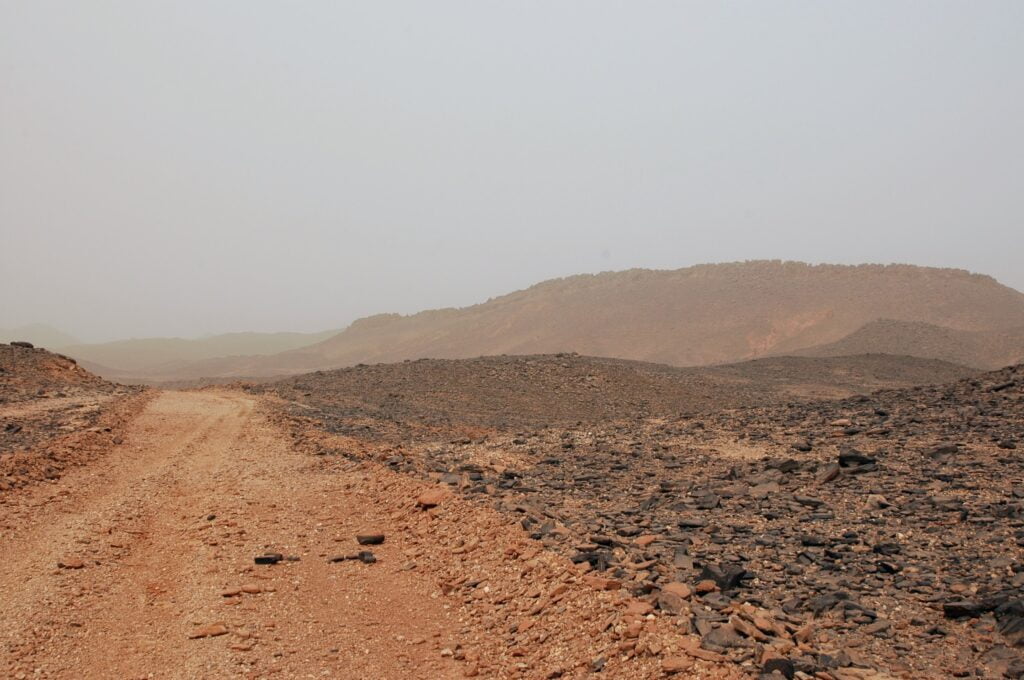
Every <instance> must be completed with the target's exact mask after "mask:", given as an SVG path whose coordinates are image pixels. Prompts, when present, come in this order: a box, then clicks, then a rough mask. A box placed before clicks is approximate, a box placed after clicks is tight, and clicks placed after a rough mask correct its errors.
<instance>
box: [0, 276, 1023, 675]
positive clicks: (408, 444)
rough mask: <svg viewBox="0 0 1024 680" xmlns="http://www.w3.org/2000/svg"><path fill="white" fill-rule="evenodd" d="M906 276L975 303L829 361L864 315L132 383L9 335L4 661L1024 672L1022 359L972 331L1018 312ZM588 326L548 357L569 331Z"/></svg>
mask: <svg viewBox="0 0 1024 680" xmlns="http://www.w3.org/2000/svg"><path fill="white" fill-rule="evenodd" d="M747 267H749V268H751V269H753V271H754V272H755V274H757V275H760V274H763V272H765V270H766V269H767V270H770V271H774V272H775V274H776V275H777V276H780V277H782V278H783V279H784V282H783V284H780V285H784V284H785V279H786V278H788V276H789V273H788V272H789V271H791V270H792V269H794V268H796V269H797V271H799V272H800V273H801V276H803V275H807V272H808V271H809V270H808V269H807V268H805V267H802V266H794V265H785V266H782V265H773V264H769V265H765V264H761V263H754V264H751V265H747ZM714 269H715V268H706V269H705V271H711V272H713V271H714ZM726 269H727V270H728V273H729V276H730V278H731V276H732V273H733V272H735V271H736V269H737V267H736V266H735V265H728V266H726ZM865 272H866V273H865ZM907 272H909V273H910V275H911V276H912V278H914V279H917V278H920V277H924V278H925V279H926V280H927V279H928V277H933V276H938V277H942V278H944V279H952V281H954V282H958V281H967V282H969V283H970V284H971V286H975V287H977V288H971V289H970V290H976V292H975V293H974V294H975V295H976V296H977V297H969V298H966V299H963V300H960V299H959V298H957V296H953V295H947V296H946V297H947V299H948V300H950V301H951V302H950V304H949V305H948V306H947V307H946V308H945V311H944V314H945V316H944V317H943V318H942V319H937V318H936V317H935V316H934V315H935V305H934V303H933V301H931V300H924V301H921V300H918V299H917V298H915V297H914V296H915V295H916V291H914V290H913V289H911V290H910V292H909V293H906V294H905V295H906V297H902V298H899V299H896V298H897V296H891V298H892V306H891V308H892V309H903V310H904V312H905V314H904V316H905V317H906V318H905V320H903V321H895V320H893V321H877V322H868V323H867V324H865V325H864V326H862V327H861V328H860V329H858V330H855V331H854V332H853V333H852V334H849V335H847V336H844V338H843V339H841V340H839V341H837V342H835V343H833V344H831V345H830V344H827V343H821V342H818V341H819V340H822V339H828V337H829V336H828V334H826V333H825V331H824V330H822V329H818V328H816V325H819V324H820V325H823V326H825V327H827V328H828V329H829V332H831V333H833V334H834V333H842V332H844V331H845V330H846V327H845V326H844V327H837V323H838V322H837V319H838V318H839V317H840V316H841V315H840V314H839V312H838V311H827V312H825V313H817V314H816V318H818V319H820V321H818V322H817V324H815V323H809V322H805V321H801V322H794V321H792V317H789V316H782V317H774V318H770V320H769V321H767V322H764V321H758V322H757V323H758V324H760V327H762V328H765V327H767V328H776V329H778V328H791V329H792V328H799V331H798V332H796V335H798V336H799V337H801V338H802V340H803V342H806V343H808V346H807V347H804V348H798V350H797V351H794V352H793V353H792V354H791V355H785V354H779V353H777V352H772V351H771V350H772V349H775V348H777V347H778V346H780V345H784V343H785V342H787V341H789V342H791V341H792V337H795V335H794V333H784V334H783V335H786V336H787V337H788V338H789V339H788V340H785V339H783V340H779V341H778V342H776V343H775V344H773V345H765V344H763V343H762V344H758V345H757V347H756V348H752V346H751V345H750V344H749V343H748V344H747V345H746V346H745V349H742V350H738V351H746V352H748V353H755V352H756V354H758V355H761V358H756V359H748V360H745V361H740V362H736V363H710V362H708V363H706V364H704V365H690V366H671V365H667V364H664V363H654V362H649V361H636V360H633V359H624V358H614V357H601V356H587V355H585V354H581V353H577V352H575V351H573V352H558V353H550V354H521V353H503V354H500V355H485V356H479V357H476V358H464V359H463V358H426V357H424V358H417V359H406V360H404V361H398V362H391V363H387V362H385V363H372V364H368V363H358V364H356V365H350V366H348V367H345V368H335V369H326V370H325V369H320V370H315V371H312V372H308V373H301V374H297V375H293V376H285V377H277V378H271V377H269V376H262V377H254V378H253V379H248V380H240V379H227V378H225V377H224V376H214V377H216V378H218V379H217V380H214V381H213V382H214V383H216V384H204V383H202V381H198V382H196V381H193V382H192V383H191V384H188V380H187V377H188V376H187V375H180V376H178V377H179V379H180V380H182V381H184V382H183V384H182V385H183V386H177V387H169V386H168V385H167V384H166V383H162V382H159V381H154V384H155V385H158V386H152V385H151V386H145V385H131V386H126V385H120V384H118V383H116V382H112V381H110V380H107V379H104V378H101V377H98V376H96V375H94V374H92V373H91V372H89V371H88V370H86V369H85V368H83V367H82V366H80V365H79V364H78V362H77V361H76V360H75V359H74V358H70V357H68V356H65V355H62V354H59V353H54V352H50V351H48V350H46V349H43V348H37V347H33V346H32V343H30V342H27V341H20V342H19V341H15V342H14V343H12V344H8V345H2V346H0V475H2V476H0V532H2V535H3V538H4V542H5V544H6V545H8V546H11V547H12V551H11V554H10V555H9V556H8V558H7V559H6V560H4V562H3V564H2V565H0V583H2V584H3V591H4V592H5V593H6V594H7V595H6V598H5V606H4V613H5V616H4V617H3V620H2V623H0V627H2V631H3V632H2V640H3V645H2V647H0V649H2V653H3V656H2V661H0V663H2V664H3V666H2V670H3V674H4V675H5V677H12V678H34V677H48V678H50V677H52V678H73V677H125V678H129V677H153V674H154V672H156V673H157V675H158V676H159V675H160V673H161V671H160V670H159V669H168V668H173V669H174V671H173V672H171V673H170V674H169V675H170V676H173V677H235V676H244V677H252V678H261V677H273V676H277V675H280V676H283V677H307V676H311V677H321V676H336V677H385V678H398V677H422V678H436V677H496V678H512V677H528V678H556V677H581V676H589V675H592V674H601V675H602V676H606V677H615V678H650V677H662V676H668V675H680V676H682V677H694V678H700V677H706V678H744V677H759V678H787V679H792V678H804V679H806V678H817V679H819V680H851V679H858V680H862V679H871V678H876V679H882V678H921V677H935V678H938V677H946V676H952V677H993V678H999V677H1022V676H1024V658H1022V656H1021V653H1020V651H1019V650H1020V649H1021V647H1022V646H1024V637H1022V635H1024V633H1022V631H1024V599H1022V597H1024V595H1022V590H1021V588H1022V585H1024V572H1022V570H1024V566H1022V564H1024V562H1022V561H1021V551H1022V549H1024V548H1022V546H1024V534H1022V529H1021V527H1024V514H1022V513H1024V467H1022V465H1021V460H1020V458H1019V456H1018V455H1017V451H1018V449H1017V447H1018V444H1020V445H1022V446H1024V364H1021V363H1019V361H1018V362H1017V363H1011V364H1010V365H1008V366H1007V367H1004V368H1000V369H997V370H985V368H983V367H982V366H980V365H979V364H985V363H987V362H997V359H998V357H1001V356H1007V355H1005V354H1001V352H1012V351H1013V350H1012V347H1013V346H1012V345H1008V344H1002V343H991V344H990V343H986V342H980V341H979V342H970V341H968V340H967V339H966V338H975V339H976V338H979V337H982V336H984V337H996V336H998V337H1001V338H1005V337H1010V336H1011V335H1012V333H1013V332H1014V331H1013V328H1014V327H1015V324H1017V322H1018V320H1019V318H1024V295H1021V294H1020V293H1017V292H1016V291H1013V290H1011V289H1007V288H1005V287H1000V286H997V285H995V284H994V283H993V282H992V281H991V280H986V279H984V278H977V277H975V278H971V277H968V276H966V275H964V274H960V273H947V272H931V271H928V270H921V269H914V268H909V269H908V268H902V269H901V270H900V271H898V272H896V275H897V276H903V275H904V274H905V273H907ZM841 273H842V274H843V275H845V276H849V275H854V276H855V277H856V278H858V279H859V278H861V277H863V276H867V277H869V278H870V276H880V277H882V278H883V281H884V279H886V278H887V277H888V276H889V275H890V274H891V271H890V270H889V269H887V268H861V269H859V270H858V271H856V272H851V271H847V270H841ZM653 275H654V274H652V275H651V276H653ZM684 276H685V275H684ZM711 278H712V279H713V280H719V281H720V279H717V278H716V277H715V276H714V275H713V274H712V275H711ZM627 280H629V277H627ZM702 285H707V286H711V284H702ZM717 285H720V286H721V287H722V288H721V289H715V288H711V289H708V290H705V291H704V292H703V293H702V295H703V299H704V301H705V302H706V303H707V304H708V305H709V306H710V307H718V306H720V305H719V303H718V302H717V300H719V299H723V298H725V299H727V298H729V297H731V296H732V285H733V284H732V283H730V282H726V283H719V284H717ZM755 285H756V286H762V285H764V282H763V281H761V282H758V283H757V284H755ZM864 285H868V284H864ZM603 299H605V300H606V304H611V303H608V302H607V299H608V298H607V296H604V298H603ZM957 300H960V301H959V303H958V304H954V302H956V301H957ZM917 309H924V310H929V313H931V314H932V315H933V316H932V317H931V318H930V322H934V321H946V322H947V323H951V322H952V321H951V320H957V321H956V322H957V323H958V324H959V328H950V327H945V329H944V330H943V329H942V327H939V326H937V325H934V324H931V325H929V322H926V321H921V320H920V316H921V314H920V313H918V312H916V311H915V310H917ZM786 311H787V312H788V313H795V314H796V315H797V318H799V319H806V318H807V317H806V315H805V312H804V311H803V310H802V309H798V310H796V311H795V312H791V310H790V309H787V310H786ZM506 313H508V314H510V315H513V316H518V315H519V314H520V313H521V312H519V311H516V310H514V311H510V312H506ZM609 313H610V312H609ZM844 313H845V312H844ZM886 313H891V311H889V310H887V312H886ZM454 314H456V313H455V312H450V313H448V312H446V313H442V316H452V315H454ZM551 316H552V318H556V317H558V315H557V314H552V315H551ZM730 318H736V319H743V318H744V317H743V316H742V315H740V314H734V315H730ZM412 319H414V320H415V319H417V317H412ZM909 319H914V320H909ZM365 323H366V322H357V323H356V324H354V325H353V328H356V329H357V330H358V328H359V327H361V326H363V325H365ZM394 323H404V322H403V321H402V320H396V321H388V322H386V324H385V328H386V327H387V326H389V325H391V324H394ZM410 323H412V322H410ZM416 323H417V324H419V322H418V321H416ZM856 323H859V321H851V322H849V325H855V324H856ZM459 324H460V327H462V328H465V327H470V326H472V328H474V329H476V330H474V334H473V337H485V336H487V335H488V334H490V335H491V336H492V337H500V334H493V333H491V332H489V331H486V330H485V329H486V328H487V327H488V326H487V325H486V324H484V323H483V322H480V321H475V322H474V321H465V320H462V321H459ZM473 324H478V325H476V326H474V325H473ZM504 326H505V327H506V328H507V327H508V324H504ZM564 328H566V326H559V327H556V328H554V329H551V328H546V327H544V326H543V325H541V324H538V325H537V326H536V329H535V339H534V341H533V342H535V343H536V344H537V345H539V346H545V345H549V344H555V343H567V344H569V345H573V344H574V343H575V342H576V341H575V340H573V339H572V338H569V339H566V338H565V337H563V335H562V333H564V332H565V331H564V330H563V329H564ZM935 329H938V330H935ZM352 332H353V330H352V329H347V330H345V331H342V332H340V334H338V335H336V336H335V337H334V338H329V339H327V340H326V341H323V343H322V346H326V347H330V346H333V345H336V344H338V343H342V342H347V340H346V338H347V337H348V335H349V334H351V333H352ZM387 332H390V331H387ZM718 332H720V331H717V330H714V329H712V330H711V331H707V330H705V329H702V328H700V327H699V326H695V327H694V330H693V331H692V332H691V335H689V336H684V338H683V339H681V340H680V346H679V350H678V351H679V352H680V353H679V355H678V356H691V355H692V351H693V350H688V349H686V347H687V345H686V343H687V342H690V343H699V340H694V339H693V338H700V337H702V336H704V335H706V334H707V333H718ZM545 333H551V334H552V337H553V338H554V339H548V338H546V337H545ZM592 333H593V331H592V330H591V329H590V328H586V327H584V328H581V329H580V342H581V343H582V344H581V346H586V342H592V338H593V335H592ZM420 334H422V337H424V338H436V337H437V334H436V331H435V330H434V328H433V326H430V327H428V329H423V328H419V327H414V328H413V329H412V330H406V331H403V332H402V333H401V334H400V338H401V340H400V342H401V343H402V346H406V347H417V346H423V345H422V344H421V341H420V340H419V339H418V338H419V337H421V335H420ZM985 334H988V335H985ZM644 335H645V336H647V335H650V334H649V333H647V332H646V331H645V332H644ZM712 337H718V336H715V335H713V334H712ZM746 337H748V338H749V337H750V336H749V334H748V336H746ZM922 337H927V338H933V339H935V340H934V342H927V343H926V342H920V343H919V341H920V340H921V338H922ZM864 338H866V339H864ZM936 338H937V339H936ZM474 342H475V341H474ZM758 342H760V340H759V341H758ZM374 343H375V346H376V347H378V348H380V351H383V352H389V351H391V350H388V349H387V348H388V347H389V346H390V345H389V343H390V341H388V340H386V339H384V338H378V339H376V340H375V341H374ZM713 344H716V345H720V343H713ZM755 344H756V343H755ZM865 344H866V345H868V347H864V345H865ZM474 346H475V345H474ZM847 346H851V347H853V348H855V349H861V348H862V347H863V348H865V349H868V348H869V349H871V350H873V351H872V352H864V353H851V354H843V353H842V351H843V349H844V348H845V347H847ZM311 347H312V348H313V349H310V350H305V352H304V356H306V357H311V356H325V355H324V354H323V353H324V352H325V350H322V349H319V348H320V347H321V345H316V344H314V345H311ZM918 347H920V348H921V355H922V356H914V355H913V354H912V353H906V352H907V351H908V350H915V349H916V348H918ZM488 348H490V347H489V346H488ZM495 349H506V347H505V346H504V345H498V346H496V347H495ZM634 349H635V348H634ZM886 350H889V351H888V352H887V351H886ZM395 351H398V350H395ZM408 351H414V350H408ZM422 351H423V352H424V353H425V354H427V355H428V356H429V354H428V353H429V350H427V349H424V350H422ZM452 351H453V352H456V351H459V352H461V351H462V350H455V349H453V350H452ZM465 351H466V352H469V351H471V350H468V349H467V350H465ZM290 352H299V353H303V350H302V349H298V350H286V351H285V352H284V354H283V355H262V356H263V357H267V358H258V359H248V361H253V362H261V361H266V362H268V363H272V364H273V365H277V366H280V365H283V364H284V362H285V361H286V360H284V359H281V358H278V357H280V356H287V355H288V354H289V353H290ZM937 354H938V355H943V356H946V357H950V358H954V359H961V360H965V359H968V358H969V359H972V361H965V363H955V362H952V361H948V360H945V359H939V358H933V357H934V356H935V355H937ZM1016 358H1017V359H1018V360H1020V359H1021V358H1022V357H1021V355H1016ZM335 360H336V359H335ZM325 361H327V360H326V359H325ZM680 363H682V362H680ZM966 364H970V365H966ZM249 365H256V363H253V364H249ZM101 641H102V643H101ZM111 645H113V646H116V648H117V649H118V650H119V651H118V654H116V655H114V656H112V655H110V654H109V653H108V648H109V646H111Z"/></svg>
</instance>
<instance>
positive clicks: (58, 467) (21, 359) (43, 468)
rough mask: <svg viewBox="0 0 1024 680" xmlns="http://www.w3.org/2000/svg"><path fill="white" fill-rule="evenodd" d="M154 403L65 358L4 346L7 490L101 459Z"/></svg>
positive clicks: (1, 381)
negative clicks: (133, 419) (146, 404)
mask: <svg viewBox="0 0 1024 680" xmlns="http://www.w3.org/2000/svg"><path fill="white" fill-rule="evenodd" d="M147 398H148V397H147V396H146V395H145V394H144V392H143V390H142V389H141V388H134V387H125V386H123V385H117V384H115V383H112V382H108V381H106V380H103V379H102V378H99V377H97V376H95V375H93V374H91V373H89V372H88V371H86V370H84V369H82V368H81V367H80V366H79V365H78V364H77V362H75V360H74V359H70V358H68V357H66V356H63V355H60V354H54V353H52V352H48V351H47V350H45V349H40V348H36V347H33V346H32V345H31V344H30V343H27V342H15V343H12V344H9V345H5V344H0V491H8V490H10V489H14V488H19V487H23V486H25V485H27V484H31V483H33V482H38V481H41V480H53V479H57V478H58V477H59V476H60V475H61V474H62V472H63V471H64V470H66V469H68V468H69V467H72V466H76V465H80V464H82V463H84V462H86V461H88V460H91V459H92V458H94V457H96V456H98V455H101V454H102V453H104V452H105V451H106V450H107V449H109V448H110V446H111V445H113V444H115V443H118V442H119V440H120V438H121V436H122V434H123V430H124V426H125V424H126V423H127V421H128V420H129V419H130V418H131V417H132V416H134V415H135V414H136V413H138V411H139V410H140V409H141V407H142V404H143V403H144V402H145V400H146V399H147Z"/></svg>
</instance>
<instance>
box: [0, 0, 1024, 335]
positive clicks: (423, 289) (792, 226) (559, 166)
mask: <svg viewBox="0 0 1024 680" xmlns="http://www.w3.org/2000/svg"><path fill="white" fill-rule="evenodd" d="M1022 28H1024V2H1021V1H1020V0H1011V1H1008V2H995V1H991V0H985V1H982V2H967V1H958V2H938V1H935V0H927V1H921V2H893V1H892V0H884V1H879V2H865V1H864V0H856V1H851V2H824V1H816V2H778V1H773V2H756V1H751V2H734V3H723V2H718V1H715V2H699V3H696V2H680V1H678V0H676V1H671V2H637V1H635V0H634V1H629V2H600V1H597V0H580V1H578V2H560V1H558V0H545V1H544V2H524V1H523V0H506V1H505V2H486V1H482V0H466V1H465V2H445V1H443V0H432V1H431V2H420V1H416V2H401V3H399V2H386V1H380V0H373V1H372V2H366V1H361V2H351V3H343V2H326V1H325V2H312V1H310V0H304V1H303V2H294V3H286V2H253V1H251V0H244V1H243V0H238V1H236V2H210V1H207V0H202V1H200V0H194V1H190V2H181V1H178V0H175V1H168V2H149V1H140V0H125V1H124V2H93V1H86V0H68V1H66V2H48V1H45V0H0V327H3V326H12V325H18V324H23V323H29V322H34V321H43V322H47V323H51V324H54V325H56V326H58V327H61V328H63V329H65V330H68V331H70V332H72V333H75V334H78V335H79V336H81V337H83V338H86V339H107V338H113V337H119V336H131V335H134V336H144V335H158V334H159V335H198V334H202V333H207V332H222V331H228V330H319V329H324V328H331V327H338V326H342V325H345V324H347V323H348V322H350V321H351V320H353V319H354V318H356V317H359V316H364V315H367V314H371V313H376V312H382V311H398V312H412V311H416V310H419V309H422V308H430V307H440V306H450V305H457V306H462V305H466V304H470V303H474V302H478V301H482V300H484V299H486V298H488V297H491V296H494V295H498V294H502V293H505V292H508V291H511V290H514V289H517V288H522V287H525V286H527V285H529V284H532V283H535V282H537V281H540V280H542V279H546V278H551V277H555V276H564V275H568V274H574V273H580V272H596V271H601V270H607V269H626V268H630V267H654V268H677V267H682V266H687V265H690V264H694V263H699V262H714V261H723V260H729V261H731V260H742V259H754V258H782V259H799V260H808V261H812V262H822V261H828V262H844V263H857V262H893V261H898V262H911V263H915V264H926V265H941V266H957V267H964V268H967V269H971V270H974V271H979V272H983V273H987V274H991V275H993V276H995V277H996V278H998V279H999V280H1000V281H1002V282H1004V283H1006V284H1008V285H1011V286H1013V287H1015V288H1017V289H1024V224H1022V219H1021V216H1022V214H1024V124H1022V121H1024V77H1022V73H1024V39H1022V37H1021V30H1022Z"/></svg>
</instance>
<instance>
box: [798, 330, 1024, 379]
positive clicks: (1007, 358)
mask: <svg viewBox="0 0 1024 680" xmlns="http://www.w3.org/2000/svg"><path fill="white" fill-rule="evenodd" d="M876 352H885V353H889V354H912V355H914V356H918V357H923V358H927V359H941V360H943V361H949V362H952V363H955V364H960V365H963V366H972V367H974V368H984V369H994V368H1002V367H1003V366H1009V365H1011V364H1016V363H1020V362H1021V361H1024V327H1021V328H1013V329H1005V330H984V331H964V330H956V329H953V328H944V327H942V326H936V325H933V324H929V323H923V322H920V321H894V320H892V319H880V320H878V321H872V322H870V323H868V324H866V325H864V326H862V327H861V328H858V329H857V330H856V331H854V332H853V333H851V334H850V335H847V336H846V337H845V338H842V339H840V340H837V341H836V342H832V343H828V344H825V345H817V346H815V347H808V348H805V349H800V350H797V351H795V352H793V354H796V355H799V356H805V357H836V356H847V355H851V354H868V353H876Z"/></svg>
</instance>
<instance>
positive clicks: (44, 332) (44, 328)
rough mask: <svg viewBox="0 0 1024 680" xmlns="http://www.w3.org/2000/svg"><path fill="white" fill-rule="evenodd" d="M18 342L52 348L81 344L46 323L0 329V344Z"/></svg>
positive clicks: (74, 338)
mask: <svg viewBox="0 0 1024 680" xmlns="http://www.w3.org/2000/svg"><path fill="white" fill-rule="evenodd" d="M18 340H22V341H25V342H31V343H32V344H33V345H39V346H40V347H50V348H53V347H65V346H67V345H77V344H78V343H79V342H80V340H79V339H78V338H76V337H75V336H73V335H70V334H68V333H65V332H64V331H62V330H60V329H57V328H54V327H53V326H48V325H47V324H44V323H32V324H28V325H27V326H18V327H17V328H0V342H16V341H18Z"/></svg>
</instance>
